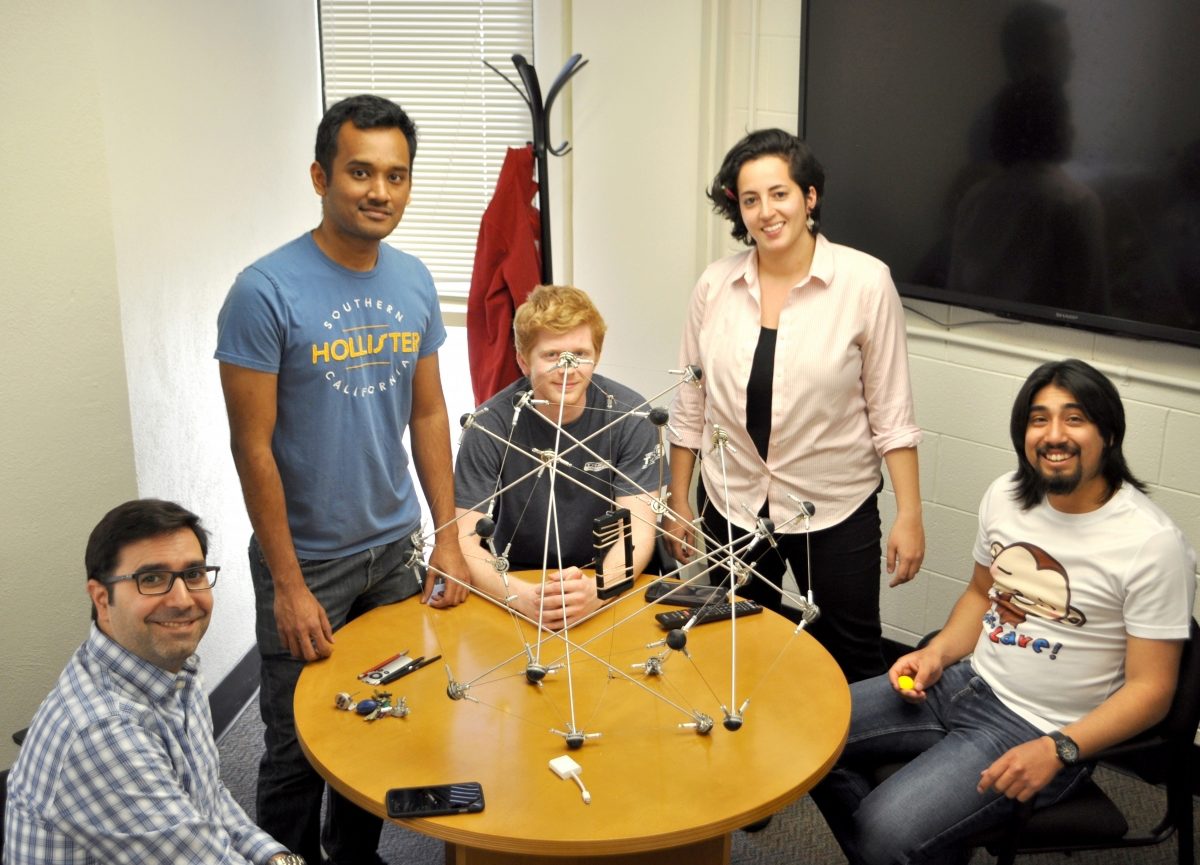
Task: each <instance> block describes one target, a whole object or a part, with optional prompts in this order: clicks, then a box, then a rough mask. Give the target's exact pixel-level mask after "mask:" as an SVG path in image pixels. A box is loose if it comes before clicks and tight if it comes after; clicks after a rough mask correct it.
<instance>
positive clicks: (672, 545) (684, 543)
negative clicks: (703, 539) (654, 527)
mask: <svg viewBox="0 0 1200 865" xmlns="http://www.w3.org/2000/svg"><path fill="white" fill-rule="evenodd" d="M693 519H694V516H693V514H692V507H691V505H689V504H688V503H687V500H686V499H681V500H680V501H679V502H677V503H676V505H675V516H671V515H670V514H666V515H664V516H663V521H662V530H663V540H665V541H666V542H667V549H668V550H669V551H670V553H671V555H672V556H674V557H675V561H677V562H682V563H684V564H686V563H688V562H690V561H691V560H692V556H693V555H695V552H694V550H695V546H696V530H695V529H694V528H693V527H692V520H693Z"/></svg>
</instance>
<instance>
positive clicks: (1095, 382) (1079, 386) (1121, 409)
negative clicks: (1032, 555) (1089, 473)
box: [1009, 358, 1146, 510]
mask: <svg viewBox="0 0 1200 865" xmlns="http://www.w3.org/2000/svg"><path fill="white" fill-rule="evenodd" d="M1047 385H1054V386H1056V387H1060V388H1062V389H1063V390H1065V391H1067V392H1068V393H1069V394H1071V396H1073V397H1074V398H1075V402H1077V403H1079V405H1080V406H1081V407H1082V408H1083V411H1084V413H1085V414H1086V415H1087V416H1088V419H1089V420H1090V421H1091V422H1092V423H1094V424H1095V425H1096V428H1097V429H1098V430H1099V431H1100V436H1101V438H1102V439H1103V440H1104V450H1103V452H1102V453H1101V455H1100V473H1101V474H1102V475H1103V476H1104V479H1105V481H1107V482H1108V496H1111V495H1112V494H1113V493H1115V492H1116V491H1117V490H1118V489H1119V488H1120V486H1121V484H1123V483H1127V484H1129V485H1130V486H1132V487H1134V488H1135V489H1138V490H1140V491H1142V492H1145V491H1146V485H1145V484H1144V483H1142V482H1141V481H1140V480H1138V479H1137V478H1136V477H1134V475H1133V472H1132V471H1130V470H1129V465H1128V464H1127V463H1126V462H1125V454H1124V452H1123V451H1122V450H1121V444H1122V442H1124V440H1125V406H1124V405H1122V404H1121V395H1120V394H1119V393H1117V389H1116V388H1115V387H1114V386H1113V383H1112V382H1111V381H1109V380H1108V377H1107V376H1105V375H1104V373H1102V372H1100V371H1099V370H1098V369H1096V368H1095V367H1093V366H1090V365H1089V364H1086V363H1084V362H1083V361H1081V360H1076V359H1075V358H1069V359H1067V360H1058V361H1050V362H1049V363H1044V364H1042V365H1041V366H1039V367H1038V368H1037V369H1035V370H1034V371H1033V372H1032V373H1031V374H1030V376H1029V378H1027V379H1026V380H1025V384H1024V385H1022V386H1021V390H1020V392H1018V393H1017V398H1016V400H1014V402H1013V410H1012V421H1011V422H1010V424H1009V434H1010V435H1011V436H1012V443H1013V447H1014V448H1016V451H1017V489H1016V492H1015V493H1014V498H1016V500H1017V501H1018V502H1020V504H1021V509H1022V510H1029V509H1030V508H1031V507H1033V506H1034V505H1036V504H1038V503H1039V502H1041V501H1042V499H1043V498H1045V495H1046V485H1045V481H1043V480H1042V476H1041V474H1039V473H1038V471H1037V469H1036V468H1035V467H1034V466H1033V464H1032V463H1031V462H1029V460H1028V459H1027V458H1026V457H1025V432H1026V430H1027V429H1028V427H1029V409H1030V406H1031V405H1032V403H1033V398H1034V396H1036V395H1037V393H1038V391H1040V390H1041V389H1042V388H1044V387H1046V386H1047Z"/></svg>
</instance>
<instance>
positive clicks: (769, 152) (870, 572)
mask: <svg viewBox="0 0 1200 865" xmlns="http://www.w3.org/2000/svg"><path fill="white" fill-rule="evenodd" d="M824 186H825V175H824V171H823V170H822V168H821V166H820V164H819V163H818V162H817V160H816V159H815V158H814V157H813V155H812V153H811V151H810V150H809V149H808V147H807V146H806V145H805V144H804V142H802V141H800V139H798V138H796V137H795V136H794V135H791V134H790V133H787V132H784V131H783V130H780V129H766V130H759V131H757V132H752V133H750V134H749V135H747V136H746V137H745V138H744V139H742V140H741V141H740V142H738V143H737V144H736V145H735V146H734V147H733V149H732V150H730V151H729V153H728V154H727V155H726V156H725V160H724V162H723V163H722V165H721V168H720V171H718V173H717V176H716V178H715V180H714V181H713V185H712V187H711V188H710V189H709V190H708V197H709V198H710V199H711V200H712V202H713V206H714V209H716V210H717V211H718V212H719V213H721V214H722V215H723V216H725V217H726V218H727V219H728V220H729V221H730V222H732V223H733V236H734V237H735V238H737V239H738V240H741V241H743V242H744V243H746V244H747V245H748V246H749V249H747V250H745V251H743V252H739V253H736V254H734V255H731V256H729V257H727V258H723V259H721V260H720V261H717V262H715V263H713V264H711V265H710V266H709V267H708V268H707V269H706V270H705V271H704V273H703V274H702V275H701V277H700V280H699V282H698V283H697V285H696V288H695V290H694V291H693V294H692V298H691V302H690V305H689V309H688V317H687V321H686V322H685V325H684V332H683V344H682V346H681V348H680V362H681V364H683V365H692V364H694V365H696V366H698V367H700V369H701V370H702V379H701V381H700V382H699V386H698V387H692V386H687V385H685V386H684V387H682V388H680V389H679V390H678V392H677V393H676V396H675V400H674V403H673V404H672V407H671V428H672V443H671V487H670V490H671V497H670V505H671V507H672V508H673V510H674V515H675V518H674V519H670V518H669V519H668V520H667V521H666V522H665V527H666V529H667V532H668V541H669V544H670V547H671V549H672V552H673V553H674V554H675V555H676V557H677V558H679V559H680V560H681V561H689V560H691V559H692V558H694V557H695V556H697V555H698V552H699V551H698V550H697V537H696V534H697V528H698V527H699V528H701V529H702V530H703V533H704V536H705V538H706V544H705V546H706V548H707V549H709V550H712V549H714V547H725V546H726V545H728V544H729V543H730V542H731V541H732V542H733V543H734V544H735V546H734V547H733V549H734V550H735V551H740V550H742V549H743V546H742V545H738V543H737V542H738V539H739V538H743V537H744V536H745V535H746V534H747V533H749V532H753V531H755V529H756V527H759V526H760V525H761V526H762V528H763V529H765V530H768V531H769V533H770V534H771V536H772V537H771V541H772V542H771V543H767V542H765V541H760V542H759V543H758V544H756V545H755V546H754V547H753V549H752V550H750V551H749V552H746V553H744V554H743V555H742V558H743V559H744V560H745V561H747V562H748V563H750V564H752V565H753V567H754V570H755V572H756V573H757V574H758V575H759V576H760V577H761V579H759V578H752V579H751V580H750V582H749V583H748V584H747V585H746V586H745V587H744V588H743V589H742V590H740V594H741V595H742V596H744V597H749V598H752V599H754V600H756V601H758V602H759V603H761V604H763V605H764V606H767V607H768V608H771V609H774V610H777V611H780V612H782V613H783V614H784V615H791V616H792V617H793V618H794V617H796V615H797V614H796V613H795V611H794V610H790V609H789V608H788V607H787V606H784V605H783V604H782V596H781V594H780V590H779V588H778V587H779V586H780V585H781V584H782V579H783V574H784V572H785V570H786V568H787V566H789V565H790V566H791V569H792V573H793V574H794V576H795V578H796V582H797V584H798V586H799V587H800V589H801V591H802V592H804V591H806V590H807V589H809V588H811V590H812V600H813V601H814V602H815V603H816V604H817V605H818V606H819V608H820V610H821V615H820V618H819V619H818V620H817V621H816V623H815V624H813V626H812V627H811V631H812V633H813V635H814V636H816V637H817V638H818V639H819V640H820V641H821V642H822V644H823V645H824V646H825V647H826V648H827V649H828V650H829V651H830V653H831V654H832V655H833V656H834V658H835V659H836V660H837V661H838V663H839V664H841V666H842V669H843V671H844V672H845V673H846V677H847V678H848V679H849V680H850V681H856V680H857V679H861V678H866V677H868V676H873V675H876V674H878V673H881V672H883V671H884V669H885V667H884V663H883V657H882V653H881V633H880V620H879V582H880V562H879V559H880V544H881V541H882V532H881V525H880V518H879V507H878V495H879V492H880V491H881V489H882V486H883V475H882V472H881V462H886V463H887V468H888V475H889V477H890V478H891V482H892V489H893V491H894V493H895V502H896V518H895V520H894V522H893V524H892V526H891V529H890V531H889V533H888V537H887V553H886V555H887V571H888V573H889V574H890V576H891V579H890V585H892V586H895V585H898V584H900V583H903V582H907V581H908V580H911V579H912V578H913V577H914V576H916V574H917V571H918V570H919V569H920V567H921V561H922V559H923V558H924V554H925V534H924V528H923V526H922V521H921V494H920V485H919V482H918V477H917V444H918V442H919V441H920V439H921V431H920V428H919V427H917V425H916V423H915V419H914V414H913V407H912V391H911V386H910V384H909V377H908V351H907V344H906V337H905V326H904V313H903V310H902V309H901V306H900V298H899V296H898V295H897V293H896V288H895V285H894V284H893V283H892V279H891V276H890V274H889V271H888V268H887V266H886V265H885V264H883V263H882V262H881V261H878V260H877V259H875V258H872V257H871V256H869V255H866V254H865V253H862V252H858V251H857V250H854V249H851V248H849V247H846V246H840V245H838V244H835V243H831V242H830V241H829V240H828V239H826V238H825V236H824V235H822V234H821V233H820V224H819V219H820V212H821V199H822V196H823V194H824ZM719 443H720V444H719ZM697 454H700V455H701V456H702V459H701V477H700V494H699V495H698V501H699V502H700V504H701V508H700V510H701V514H700V521H699V523H693V517H694V514H693V511H692V509H691V507H690V505H689V503H688V490H689V487H690V484H691V477H692V471H693V469H694V467H695V463H696V457H697ZM801 502H811V503H812V504H813V505H814V506H815V511H814V513H813V514H812V516H811V518H810V519H809V520H808V528H809V529H810V532H809V534H808V535H807V536H806V534H805V529H806V525H805V520H804V519H803V516H802V507H803V506H802V505H801V504H800V503H801ZM810 544H811V549H810V548H809V546H810ZM810 561H811V577H810ZM711 563H712V564H716V561H715V560H714V561H713V562H711ZM727 575H728V572H727V571H726V570H725V568H724V566H723V565H717V567H715V568H714V570H713V572H712V574H711V575H710V578H711V579H712V581H713V582H717V581H718V580H720V579H721V578H722V577H727Z"/></svg>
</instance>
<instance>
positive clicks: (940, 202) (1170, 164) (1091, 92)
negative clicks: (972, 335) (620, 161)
mask: <svg viewBox="0 0 1200 865" xmlns="http://www.w3.org/2000/svg"><path fill="white" fill-rule="evenodd" d="M802 14H803V29H802V41H803V45H802V53H801V81H800V130H799V131H800V135H801V136H802V137H803V138H805V139H806V140H807V141H808V143H809V144H810V146H811V147H812V149H813V152H814V153H815V154H816V156H817V158H818V160H820V162H821V163H822V164H823V165H824V166H825V172H826V190H825V193H826V194H825V198H824V202H823V204H822V213H821V229H822V231H824V232H825V234H826V235H827V236H828V237H829V238H830V239H832V240H834V241H835V242H838V243H844V244H847V245H849V246H853V247H856V248H858V249H862V250H864V251H866V252H869V253H871V254H872V255H875V256H876V257H878V258H880V259H882V260H883V261H885V262H886V263H887V264H888V265H889V266H890V267H891V269H892V274H893V277H894V278H895V280H896V284H897V287H898V288H899V291H900V293H901V295H903V296H906V297H912V298H920V299H925V300H932V301H938V302H941V303H949V304H955V305H959V306H966V307H972V308H976V309H981V310H986V311H988V312H992V313H996V314H999V315H1004V316H1010V317H1017V318H1021V319H1027V320H1031V321H1039V322H1057V323H1061V324H1064V325H1071V326H1076V327H1083V328H1087V329H1090V330H1098V331H1105V332H1111V333H1118V334H1124V335H1129V336H1135V337H1142V338H1149V339H1157V340H1164V341H1170V342H1177V343H1183V344H1186V345H1193V346H1200V0H1138V2H1134V3H1131V2H1129V0H1053V2H1045V0H1024V2H1017V0H969V2H967V0H904V2H896V0H853V2H847V0H806V2H805V3H804V6H803V13H802Z"/></svg>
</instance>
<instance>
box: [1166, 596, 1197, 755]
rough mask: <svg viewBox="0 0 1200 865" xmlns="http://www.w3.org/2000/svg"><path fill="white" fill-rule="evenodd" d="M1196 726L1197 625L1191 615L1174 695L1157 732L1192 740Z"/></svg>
mask: <svg viewBox="0 0 1200 865" xmlns="http://www.w3.org/2000/svg"><path fill="white" fill-rule="evenodd" d="M1197 727H1200V625H1197V624H1196V620H1195V619H1194V618H1193V619H1192V629H1191V635H1190V636H1189V637H1188V641H1187V642H1186V643H1184V644H1183V657H1182V658H1181V659H1180V662H1179V680H1178V682H1177V683H1176V685H1175V696H1174V697H1172V698H1171V708H1170V709H1168V710H1167V717H1165V718H1163V720H1162V721H1161V723H1160V724H1159V731H1160V732H1161V733H1162V735H1163V736H1164V737H1166V738H1167V739H1173V740H1182V741H1185V742H1191V741H1192V740H1193V739H1194V738H1195V736H1196V728H1197Z"/></svg>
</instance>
